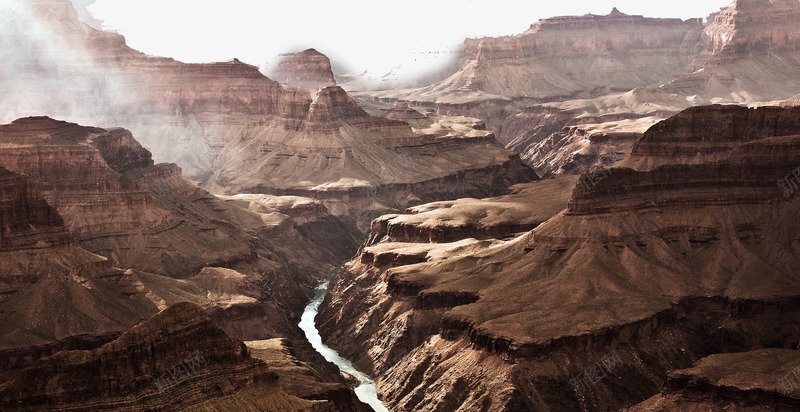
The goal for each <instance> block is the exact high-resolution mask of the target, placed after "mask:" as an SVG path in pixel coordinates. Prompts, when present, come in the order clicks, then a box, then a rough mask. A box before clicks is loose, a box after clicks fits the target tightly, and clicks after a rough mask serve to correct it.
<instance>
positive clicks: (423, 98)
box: [358, 0, 800, 176]
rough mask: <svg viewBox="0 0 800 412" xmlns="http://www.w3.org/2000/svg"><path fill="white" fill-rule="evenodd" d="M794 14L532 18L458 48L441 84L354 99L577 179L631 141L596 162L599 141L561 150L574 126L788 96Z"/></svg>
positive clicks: (775, 6)
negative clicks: (454, 127) (488, 136)
mask: <svg viewBox="0 0 800 412" xmlns="http://www.w3.org/2000/svg"><path fill="white" fill-rule="evenodd" d="M798 13H800V5H798V3H797V2H795V1H791V0H774V1H772V0H741V1H740V0H737V1H734V2H733V3H732V4H731V5H730V6H728V7H726V8H723V9H722V10H720V11H719V12H718V13H714V14H712V15H711V16H710V17H709V18H708V20H707V21H706V22H705V23H703V21H702V20H701V19H690V20H687V21H681V20H676V19H648V18H643V17H640V16H628V15H625V14H623V13H620V12H618V11H617V10H616V9H615V10H614V11H612V13H610V14H609V15H606V16H594V15H585V16H565V17H555V18H550V19H544V20H541V21H540V22H538V23H535V24H533V25H532V26H531V28H530V29H529V30H528V31H526V32H524V33H522V34H519V35H516V36H506V37H499V38H484V39H474V40H473V39H468V40H466V42H465V46H464V48H463V52H462V57H461V59H462V69H461V70H460V71H458V72H457V73H455V74H453V75H452V76H451V77H449V78H448V79H446V80H443V81H440V82H437V83H435V84H432V85H429V86H427V87H423V88H417V89H406V90H389V91H372V92H362V93H359V94H358V96H359V97H362V98H370V99H379V100H382V101H384V102H387V103H394V102H396V101H401V102H411V103H413V104H415V105H417V106H419V107H425V108H427V109H431V110H437V111H439V112H446V113H448V114H451V115H467V116H473V117H478V118H481V119H483V120H485V121H486V123H487V126H488V128H489V130H491V131H493V132H494V133H495V134H496V135H497V137H498V140H499V141H500V142H502V143H503V144H505V145H506V146H507V147H509V148H512V149H514V150H516V151H518V152H520V153H521V154H522V159H523V160H524V161H525V162H526V163H527V164H529V165H531V166H533V167H534V168H535V169H536V171H537V173H538V174H539V175H542V176H546V175H550V174H561V173H571V174H580V173H582V172H585V171H588V170H590V169H591V168H592V167H596V166H600V165H606V166H608V165H611V164H613V163H614V162H618V161H619V160H621V157H624V155H625V154H627V153H628V150H629V149H630V143H632V141H633V140H634V139H631V138H627V139H626V141H625V142H624V143H622V144H620V145H619V146H618V148H619V150H620V152H621V154H622V156H619V155H616V156H615V155H613V154H612V155H609V154H606V153H604V152H605V151H606V150H608V149H609V147H608V143H607V142H605V141H604V142H592V141H584V142H582V144H580V145H579V146H578V145H575V144H573V143H571V142H569V141H570V140H572V141H574V140H575V139H574V132H575V130H576V129H584V130H585V129H586V127H584V126H585V125H590V124H591V125H593V128H594V129H605V130H610V129H614V128H618V127H619V126H620V122H629V123H630V122H652V121H657V120H660V119H664V118H666V117H669V116H671V115H672V114H675V113H677V112H679V111H681V110H683V109H685V108H687V107H692V106H699V105H708V104H714V103H737V104H753V105H755V104H758V105H763V104H774V103H775V102H780V101H783V100H785V99H788V98H791V97H792V96H795V95H797V93H798V91H800V71H798V69H797V68H798V67H800V65H798V59H799V58H800V54H799V53H798V49H797V43H798V42H797V41H796V39H797V37H798V33H800V24H798V21H800V20H798V18H797V16H798ZM623 124H624V123H623ZM623 128H624V126H623ZM642 131H643V130H642V129H639V130H637V131H636V133H641V132H642ZM571 135H572V136H571ZM634 138H635V137H634ZM573 153H579V154H580V155H581V156H572V155H573ZM587 155H588V156H589V157H592V156H599V157H598V158H587V157H586V156H587Z"/></svg>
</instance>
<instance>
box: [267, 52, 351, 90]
mask: <svg viewBox="0 0 800 412" xmlns="http://www.w3.org/2000/svg"><path fill="white" fill-rule="evenodd" d="M270 77H271V78H272V79H274V80H275V81H278V82H281V83H286V84H291V85H292V86H297V87H301V88H303V89H306V90H309V91H311V92H312V93H314V92H316V91H317V90H319V89H321V88H323V87H326V86H335V85H336V80H335V79H334V77H333V71H332V70H331V61H330V59H328V56H326V55H324V54H322V53H320V52H318V51H316V50H315V49H307V50H303V51H301V52H299V53H290V54H287V55H284V56H283V58H281V60H280V62H278V67H276V68H275V70H273V71H272V72H271V73H270Z"/></svg>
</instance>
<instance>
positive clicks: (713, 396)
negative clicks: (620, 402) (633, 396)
mask: <svg viewBox="0 0 800 412" xmlns="http://www.w3.org/2000/svg"><path fill="white" fill-rule="evenodd" d="M799 355H800V352H798V351H797V350H789V349H761V350H756V351H750V352H742V353H729V354H718V355H711V356H709V357H707V358H703V359H701V360H699V361H698V362H696V363H695V364H694V365H693V366H692V367H691V368H687V369H681V370H675V371H670V372H669V373H668V374H667V382H666V383H665V384H664V386H663V387H662V389H661V392H660V393H659V394H658V395H656V396H654V397H652V398H650V399H648V400H646V401H644V402H642V403H640V404H638V405H636V406H634V407H632V408H630V409H628V410H630V411H658V410H678V409H680V410H684V411H699V410H738V411H763V410H792V409H796V408H798V407H800V397H799V396H798V393H797V391H796V389H797V385H798V384H797V377H796V376H795V374H794V371H795V370H796V369H797V367H798V366H799V365H800V358H798V356H799Z"/></svg>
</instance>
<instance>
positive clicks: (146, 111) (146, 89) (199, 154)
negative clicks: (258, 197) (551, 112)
mask: <svg viewBox="0 0 800 412" xmlns="http://www.w3.org/2000/svg"><path fill="white" fill-rule="evenodd" d="M10 12H11V13H13V17H14V18H15V21H18V22H19V23H18V24H15V25H11V26H10V27H9V28H7V31H8V33H4V36H3V41H7V42H8V43H9V44H8V45H7V46H8V48H7V50H8V51H7V52H6V54H7V55H6V54H4V55H3V56H2V57H4V59H5V60H7V61H9V62H10V63H9V64H8V65H4V68H3V70H5V72H4V74H5V76H4V77H3V79H4V80H5V81H4V83H3V84H4V86H7V93H5V94H4V96H3V99H2V100H0V105H2V106H4V107H8V110H7V111H6V112H7V113H10V114H12V115H14V114H16V115H17V117H23V116H24V115H29V114H36V115H41V114H46V115H49V116H50V117H58V118H66V119H69V120H71V121H77V122H90V121H91V123H92V124H101V125H104V126H123V127H126V128H127V129H128V130H131V131H132V132H133V134H134V135H136V136H137V137H138V138H139V139H141V143H142V144H143V146H144V147H146V148H148V149H149V150H150V151H151V152H152V153H153V155H154V158H155V159H156V160H158V161H168V162H174V163H176V164H178V165H179V166H180V167H181V168H182V169H183V170H184V172H185V173H186V176H187V177H189V178H191V179H193V180H194V181H200V182H203V184H204V185H205V186H206V187H208V188H210V189H212V190H214V191H216V192H217V193H223V192H224V193H228V194H232V193H238V192H240V191H242V190H251V189H252V190H253V191H256V192H258V193H269V194H276V193H277V192H279V191H282V190H286V189H289V188H291V189H293V190H294V189H298V188H299V189H302V190H303V191H304V193H300V192H297V191H296V190H295V191H294V192H293V194H303V195H307V194H308V193H310V192H317V191H319V192H323V194H322V195H321V196H324V197H331V196H332V195H333V194H334V193H336V196H339V199H338V200H339V201H340V205H341V204H343V202H342V201H343V200H344V196H347V194H346V192H348V191H359V190H363V188H364V187H367V186H371V187H381V186H385V185H386V184H390V183H404V184H405V183H407V184H425V185H428V186H431V185H433V184H435V183H434V182H435V181H436V180H437V179H440V178H444V177H448V176H458V175H459V173H462V172H467V171H474V170H478V169H484V172H485V173H487V174H492V173H498V172H505V171H507V170H508V169H509V168H508V167H506V166H512V167H511V168H510V169H512V170H510V171H511V173H510V174H508V175H497V179H495V180H494V182H495V183H496V182H501V181H502V180H503V179H506V178H508V180H509V181H510V182H511V183H516V182H518V181H523V180H529V179H530V178H531V177H532V174H531V173H530V170H525V169H526V168H525V167H524V166H522V165H520V164H518V163H514V162H513V159H512V158H513V156H514V154H513V153H511V152H509V151H506V150H504V149H502V148H500V147H497V146H496V145H494V144H492V143H490V142H487V141H486V140H478V141H473V140H469V139H459V140H457V141H444V142H442V141H438V140H436V139H432V138H431V137H430V136H425V135H423V134H417V133H414V132H413V131H412V129H411V128H410V127H409V125H407V124H406V123H404V122H401V121H398V120H390V119H386V118H378V117H373V116H368V115H367V114H366V113H365V112H364V111H363V110H362V109H361V108H360V107H359V106H358V104H357V103H356V102H355V101H353V100H352V98H350V96H348V95H347V93H346V92H344V91H343V90H342V89H341V88H339V87H336V86H335V85H334V83H333V82H332V79H331V77H330V76H331V74H330V67H329V65H330V62H329V61H328V59H327V57H325V56H323V55H321V54H320V53H318V52H316V51H314V50H307V51H305V52H302V53H299V54H296V55H293V56H289V57H288V58H287V60H286V61H285V62H284V63H283V64H282V65H281V67H280V68H279V72H280V73H282V74H280V75H281V76H284V75H285V76H288V77H289V78H290V79H289V80H291V81H290V83H291V82H300V83H303V84H301V86H303V87H308V88H309V89H310V90H306V89H304V88H302V87H296V86H290V85H286V84H281V83H278V82H276V81H274V80H271V79H269V78H267V77H266V76H264V75H263V74H261V73H260V72H259V71H258V69H257V68H256V67H254V66H251V65H248V64H245V63H242V62H240V61H238V60H236V59H234V60H232V61H230V62H223V63H211V64H185V63H182V62H178V61H175V60H172V59H168V58H156V57H152V56H146V55H143V54H141V53H139V52H136V51H135V50H132V49H130V48H128V47H127V45H126V44H125V40H124V38H122V37H121V36H119V35H116V34H111V33H106V32H102V31H98V30H95V29H93V28H91V27H89V26H86V25H84V24H82V23H81V22H80V21H79V20H78V19H77V14H76V13H75V11H74V10H73V9H72V8H71V5H70V4H69V1H68V0H37V1H35V2H31V3H28V2H22V3H21V6H20V7H19V8H17V9H12V10H11V11H10ZM26 24H27V25H31V26H33V25H35V27H37V31H36V32H35V35H34V34H32V33H31V31H30V30H25V25H26ZM20 45H22V47H27V48H28V49H31V50H34V51H36V52H33V53H25V54H22V53H20V55H22V56H24V57H25V58H24V59H23V58H21V57H19V56H17V55H16V54H15V53H14V51H15V50H17V49H18V48H19V47H20ZM28 46H29V47H28ZM59 50H69V51H70V53H63V52H58V51H59ZM39 51H40V52H39ZM321 72H324V73H321ZM291 73H294V74H291ZM298 76H299V77H298ZM64 78H68V79H71V81H68V82H65V81H63V80H61V79H64ZM281 78H283V77H281ZM313 79H319V80H322V82H320V83H319V84H318V86H320V87H322V89H321V90H318V89H319V87H316V86H315V87H310V86H308V85H307V84H305V83H304V82H306V81H311V80H313ZM287 81H288V80H287ZM7 120H8V121H10V120H13V118H10V119H7ZM431 157H434V160H436V161H435V162H430V160H431ZM380 165H384V167H385V169H382V168H381V166H380ZM515 165H516V166H515ZM523 175H524V176H525V177H524V178H523ZM267 177H269V178H267ZM364 182H366V183H364ZM464 183H468V182H464ZM259 185H260V186H259ZM507 186H508V185H505V186H501V187H486V186H484V187H481V188H480V189H481V191H482V192H486V193H488V192H492V191H494V192H497V193H500V192H503V191H504V190H505V189H506V188H507ZM332 187H336V188H344V189H346V191H345V192H342V191H341V190H340V191H330V190H329V189H330V188H332ZM384 189H386V188H385V187H384ZM364 203H365V205H361V204H358V203H354V204H353V207H356V208H357V207H365V208H369V204H371V203H372V199H366V201H365V202H364ZM391 207H396V206H394V205H392V206H391ZM334 212H336V211H334ZM360 212H361V211H360V210H359V211H357V212H356V213H360Z"/></svg>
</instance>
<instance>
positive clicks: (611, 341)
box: [319, 107, 800, 410]
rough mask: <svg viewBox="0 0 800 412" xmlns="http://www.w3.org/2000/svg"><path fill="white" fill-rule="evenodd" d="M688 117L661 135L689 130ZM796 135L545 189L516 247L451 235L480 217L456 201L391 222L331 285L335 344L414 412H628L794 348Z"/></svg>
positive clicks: (328, 307) (389, 396) (799, 157)
mask: <svg viewBox="0 0 800 412" xmlns="http://www.w3.org/2000/svg"><path fill="white" fill-rule="evenodd" d="M698 110H699V109H698ZM740 110H741V108H738V107H727V108H726V107H712V108H709V109H708V111H707V112H706V113H728V114H731V113H734V114H735V113H738V112H739V111H740ZM759 110H761V109H759ZM768 110H772V109H768ZM700 112H702V111H700ZM777 116H778V117H781V118H785V119H786V120H787V123H786V124H791V122H792V121H791V120H790V119H792V118H794V117H797V116H796V113H794V112H793V111H792V109H783V111H782V112H780V113H778V114H777ZM784 116H785V117H784ZM712 117H713V116H712ZM680 118H681V116H678V117H676V119H673V121H670V122H665V124H666V125H668V126H663V127H662V126H653V128H651V130H650V131H648V132H647V133H645V135H648V133H655V131H657V130H659V131H661V132H663V133H666V134H677V133H678V132H679V131H680V130H681V127H680V126H675V125H678V124H680V122H676V121H674V120H677V119H680ZM753 118H761V117H759V116H758V115H756V116H753ZM691 124H693V125H695V127H696V129H692V128H691V126H687V127H688V128H689V130H691V133H689V134H690V135H693V136H700V135H702V134H703V130H704V129H703V127H702V125H703V124H705V122H704V121H699V120H698V121H695V122H693V123H691ZM758 124H762V123H758ZM672 126H675V128H674V130H673V129H672V128H671V127H672ZM734 129H736V128H734ZM765 129H769V126H767V127H765ZM772 129H773V130H774V127H773V128H772ZM753 130H758V128H757V127H755V126H754V127H753ZM784 133H790V134H788V135H786V134H784ZM791 133H792V132H791V130H790V129H785V130H783V132H777V133H771V134H767V135H764V136H755V135H753V134H750V133H744V134H741V135H737V134H733V135H727V134H725V136H726V137H725V139H724V141H725V142H728V143H730V144H731V145H730V146H728V147H727V149H725V150H720V152H719V153H718V154H717V155H715V157H714V158H713V159H710V158H709V159H706V160H705V161H697V162H686V163H676V164H669V165H662V166H660V167H656V168H654V169H652V170H647V171H636V170H632V169H617V168H611V169H602V170H600V171H599V172H598V173H593V174H586V175H583V176H581V178H580V179H579V181H578V183H577V184H575V185H574V186H573V184H574V183H573V182H574V181H572V182H570V184H569V185H566V188H563V187H562V188H559V187H558V186H557V184H558V182H563V181H565V180H563V179H564V178H559V179H554V180H552V179H548V180H544V181H541V182H538V183H535V184H533V185H531V189H530V190H529V191H528V192H527V193H531V194H537V190H536V189H537V188H538V189H539V191H538V194H539V196H540V198H541V199H536V200H531V201H530V202H529V203H523V205H526V206H527V207H528V208H529V209H530V211H531V215H532V216H535V215H539V214H541V215H543V217H544V221H543V223H541V224H539V225H538V226H536V228H535V229H533V230H532V231H528V232H526V233H524V234H522V235H518V236H512V237H510V238H507V239H503V238H502V236H505V233H504V232H499V235H498V236H485V235H482V234H481V231H477V232H476V231H474V230H473V231H471V232H470V230H464V231H463V232H459V231H460V230H462V228H465V225H458V224H456V225H453V226H450V225H449V223H448V222H449V221H450V220H451V219H453V218H454V217H456V216H458V217H462V216H464V217H466V216H469V214H468V213H465V212H463V211H462V212H459V211H458V210H457V209H455V208H456V205H452V206H451V207H450V208H449V209H454V210H453V213H452V214H448V213H447V210H448V209H444V212H439V213H440V216H436V213H431V212H436V211H438V210H440V207H437V206H436V205H431V206H430V207H425V208H424V209H427V208H430V209H431V210H430V211H425V212H423V211H420V213H418V214H416V215H415V214H410V215H407V216H387V217H385V218H382V219H380V220H378V221H376V222H375V230H374V232H375V233H374V236H373V237H372V238H370V241H369V242H368V244H367V246H366V247H365V248H363V251H362V255H361V257H360V258H358V259H356V260H354V261H352V262H350V263H349V264H348V265H346V266H345V267H344V268H343V270H342V271H341V272H340V273H339V275H338V276H337V277H336V278H335V279H334V280H333V281H332V282H331V290H330V292H329V296H330V297H329V298H328V299H326V301H325V302H324V303H323V308H322V310H321V311H320V318H319V323H320V330H321V331H322V334H323V336H324V337H325V338H326V339H327V342H328V343H329V344H330V345H332V346H333V347H335V348H337V349H338V350H340V351H341V352H343V353H345V354H347V355H348V356H350V357H351V358H352V359H354V360H355V362H356V363H357V364H358V365H360V366H361V367H363V368H365V369H366V370H371V371H373V373H375V374H376V375H378V378H379V391H380V392H381V393H382V394H383V395H384V396H385V398H386V401H387V403H389V404H390V405H391V406H392V407H394V408H396V409H397V410H437V409H441V408H446V409H450V410H457V409H459V408H461V409H483V410H553V409H559V410H567V409H568V410H572V409H585V410H608V409H620V408H623V407H629V406H633V405H635V404H638V403H640V402H643V401H645V400H646V399H648V398H650V397H652V396H654V395H655V394H656V393H657V392H658V390H659V388H660V387H662V385H663V384H664V382H666V381H667V375H666V374H665V373H666V371H667V370H677V369H683V368H687V367H689V366H691V364H692V363H693V362H695V361H697V360H699V359H701V358H703V357H705V356H707V355H709V354H712V353H727V352H741V351H749V350H757V349H761V348H793V347H794V346H796V342H798V341H800V324H798V322H797V319H798V313H799V312H798V311H800V306H798V302H800V301H798V296H800V293H799V292H800V289H799V288H800V284H798V283H797V280H796V277H795V276H794V273H796V271H797V270H798V269H799V268H798V267H797V262H800V259H798V256H797V253H796V247H795V246H796V243H797V239H796V233H798V232H797V228H796V227H795V224H794V223H793V222H795V221H796V219H793V218H792V216H795V214H796V213H797V212H798V207H800V206H798V201H797V196H796V193H795V192H796V190H795V192H792V191H790V192H788V193H787V192H786V191H783V190H781V187H779V185H778V182H779V181H780V180H781V179H785V178H787V177H788V178H792V179H796V177H795V176H794V175H793V174H792V171H793V170H794V169H795V168H796V167H797V164H798V162H800V151H799V150H800V149H798V146H797V145H796V140H797V138H796V136H795V135H793V134H791ZM721 136H722V135H721ZM759 137H760V138H759ZM645 141H646V138H645V137H642V138H640V139H639V141H638V142H637V144H641V143H643V142H645ZM675 143H676V145H680V144H681V142H680V141H678V142H675ZM702 144H703V141H702V140H698V147H700V146H702ZM677 161H678V162H680V161H681V159H677ZM543 185H544V186H543ZM547 185H553V186H547ZM796 188H797V184H795V189H796ZM570 190H572V194H571V197H570V198H569V201H567V200H566V199H567V197H569V191H570ZM556 194H560V195H556ZM513 196H514V195H509V197H508V198H501V199H505V201H506V202H508V201H512V199H513ZM559 196H560V199H561V201H560V202H561V203H560V206H561V207H558V206H557V205H558V204H559V203H558V201H557V199H559ZM543 199H547V202H555V203H554V204H553V205H551V206H547V207H545V205H546V204H550V203H545V202H543ZM465 202H466V201H465ZM486 202H492V201H491V200H487V201H486ZM560 208H564V209H563V210H562V211H561V212H559V211H558V210H559V209H560ZM489 210H491V209H489ZM426 213H427V214H428V218H424V217H425V215H426ZM506 213H507V212H506ZM490 214H491V213H490ZM498 215H499V216H502V215H503V213H499V214H498ZM417 216H419V217H417ZM514 220H515V221H516V220H517V219H514ZM404 221H405V222H407V224H406V225H405V226H404V225H403V224H401V222H404ZM456 222H457V221H456ZM532 223H534V224H535V223H536V222H532ZM392 225H393V226H392ZM390 226H391V227H392V228H393V229H394V230H392V229H390ZM431 227H436V228H439V229H440V230H446V229H444V228H448V227H452V229H453V236H452V237H447V236H442V235H438V236H431V233H432V232H431V230H430V229H429V228H431ZM440 238H441V239H442V240H441V241H439V239H440ZM479 239H480V240H479ZM354 338H355V339H354ZM764 405H766V404H764Z"/></svg>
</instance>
